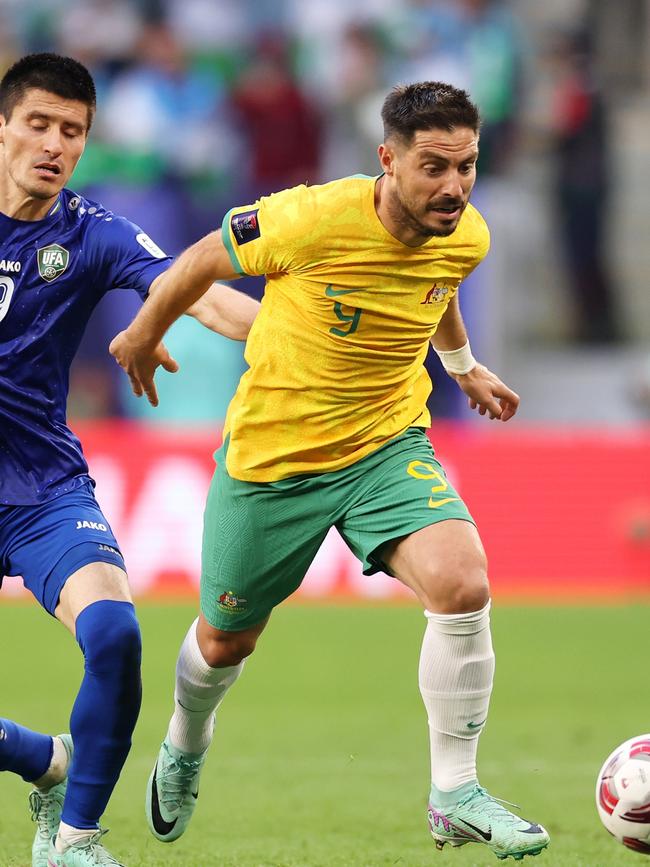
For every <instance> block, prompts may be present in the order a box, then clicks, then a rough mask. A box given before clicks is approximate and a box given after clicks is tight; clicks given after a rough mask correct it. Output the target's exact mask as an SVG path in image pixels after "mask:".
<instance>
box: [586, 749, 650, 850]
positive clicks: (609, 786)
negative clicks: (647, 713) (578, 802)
mask: <svg viewBox="0 0 650 867" xmlns="http://www.w3.org/2000/svg"><path fill="white" fill-rule="evenodd" d="M596 807H597V808H598V815H599V816H600V818H601V821H602V823H603V825H604V826H605V828H607V830H608V831H609V833H610V834H612V835H613V836H614V837H616V839H617V840H618V841H619V842H621V843H622V844H623V845H624V846H627V847H628V849H634V851H635V852H641V853H643V854H644V855H650V734H647V735H639V736H638V737H636V738H630V740H629V741H625V743H624V744H621V745H620V747H617V748H616V749H615V750H614V752H613V753H612V754H611V755H610V756H609V757H608V758H607V760H606V761H605V764H604V765H603V766H602V768H601V769H600V773H599V774H598V780H597V782H596Z"/></svg>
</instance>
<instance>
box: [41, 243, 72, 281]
mask: <svg viewBox="0 0 650 867" xmlns="http://www.w3.org/2000/svg"><path fill="white" fill-rule="evenodd" d="M37 260H38V273H39V274H40V275H41V277H42V278H43V280H45V281H46V282H47V283H51V282H52V280H56V278H57V277H60V276H61V274H63V272H64V271H65V270H66V268H67V267H68V263H69V261H70V253H69V252H68V251H67V250H66V249H65V247H62V246H61V245H60V244H48V246H47V247H41V249H40V250H39V251H38V253H37Z"/></svg>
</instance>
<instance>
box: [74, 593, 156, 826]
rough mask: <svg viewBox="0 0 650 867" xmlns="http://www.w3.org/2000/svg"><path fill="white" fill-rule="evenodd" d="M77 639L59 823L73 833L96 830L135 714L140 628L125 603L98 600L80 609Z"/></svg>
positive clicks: (123, 757) (139, 695)
mask: <svg viewBox="0 0 650 867" xmlns="http://www.w3.org/2000/svg"><path fill="white" fill-rule="evenodd" d="M76 633H77V641H78V642H79V646H80V647H81V649H82V651H83V654H84V658H85V675H84V679H83V680H82V682H81V687H80V689H79V694H78V695H77V699H76V701H75V703H74V707H73V708H72V716H71V717H70V732H71V734H72V740H73V742H74V756H73V759H72V765H71V767H70V770H69V771H68V790H67V793H66V798H65V803H64V806H63V814H62V817H61V818H62V820H63V821H64V822H66V823H67V824H68V825H71V826H72V827H73V828H96V827H98V824H99V818H100V816H101V815H102V813H103V812H104V810H105V809H106V804H107V803H108V799H109V798H110V796H111V794H112V792H113V789H114V788H115V784H116V783H117V780H118V778H119V776H120V772H121V770H122V766H123V765H124V762H125V761H126V757H127V755H128V753H129V749H130V748H131V735H132V733H133V729H134V728H135V724H136V721H137V719H138V714H139V712H140V703H141V699H142V686H141V680H140V659H141V642H140V628H139V626H138V621H137V619H136V616H135V609H134V608H133V605H131V603H130V602H114V601H111V600H102V601H101V602H94V603H93V604H92V605H89V606H88V607H87V608H84V610H83V611H82V612H81V614H80V615H79V616H78V617H77V623H76Z"/></svg>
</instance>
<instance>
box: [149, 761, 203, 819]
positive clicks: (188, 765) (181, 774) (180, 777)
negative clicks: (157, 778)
mask: <svg viewBox="0 0 650 867" xmlns="http://www.w3.org/2000/svg"><path fill="white" fill-rule="evenodd" d="M200 767H201V761H200V760H199V761H196V760H192V761H188V760H187V759H175V758H173V757H172V756H169V764H168V765H167V766H166V767H165V768H164V770H163V772H162V777H163V778H164V781H165V785H164V787H160V788H159V792H158V796H159V798H160V800H161V801H162V803H163V804H164V805H165V807H166V808H169V809H171V810H172V811H173V810H179V809H180V808H181V806H182V804H183V799H184V797H185V795H186V794H187V788H188V784H189V783H191V781H192V779H193V777H194V776H195V774H196V772H197V771H198V770H199V769H200Z"/></svg>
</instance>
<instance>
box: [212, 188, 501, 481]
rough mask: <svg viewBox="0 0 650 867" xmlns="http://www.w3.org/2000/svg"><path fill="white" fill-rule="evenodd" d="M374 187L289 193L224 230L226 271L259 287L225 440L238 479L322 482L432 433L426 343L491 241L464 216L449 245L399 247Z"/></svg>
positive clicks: (438, 240) (248, 210) (229, 218)
mask: <svg viewBox="0 0 650 867" xmlns="http://www.w3.org/2000/svg"><path fill="white" fill-rule="evenodd" d="M376 180H377V179H376V178H371V177H367V176H365V175H358V176H353V177H349V178H343V179H342V180H337V181H332V182H331V183H328V184H324V185H321V186H313V187H308V186H299V187H294V188H293V189H289V190H284V191H282V192H280V193H274V194H273V195H270V196H268V197H264V198H261V199H260V200H259V201H258V202H256V203H255V205H249V206H245V207H241V208H233V209H232V210H231V211H229V212H228V213H227V214H226V216H225V217H224V221H223V240H224V243H225V245H226V247H227V249H228V252H229V254H230V257H231V260H232V264H233V266H234V268H235V269H236V270H237V271H238V273H240V274H242V275H244V274H249V275H253V274H254V275H262V274H263V275H266V287H265V292H264V298H263V300H262V306H261V308H260V311H259V313H258V315H257V318H256V320H255V322H254V324H253V327H252V329H251V332H250V335H249V337H248V342H247V344H246V353H245V358H246V361H247V363H248V365H249V369H248V370H247V371H246V373H244V375H243V376H242V378H241V381H240V383H239V387H238V388H237V392H236V394H235V396H234V397H233V399H232V401H231V403H230V406H229V408H228V413H227V417H226V423H225V429H224V435H225V434H230V442H229V446H228V456H227V462H226V463H227V469H228V472H229V474H230V475H231V476H232V477H234V478H236V479H240V480H242V481H250V482H271V481H277V480H279V479H284V478H288V477H290V476H296V475H301V474H303V473H326V472H331V471H332V470H337V469H340V468H342V467H346V466H349V465H350V464H353V463H355V462H356V461H358V460H360V459H361V458H363V457H365V456H366V455H367V454H369V453H370V452H372V451H374V450H375V449H378V448H379V447H380V446H382V445H383V444H384V443H386V442H388V441H389V440H391V439H392V438H393V437H396V436H399V435H400V434H402V433H403V432H404V431H405V430H406V429H407V428H408V427H410V426H412V425H419V426H422V427H428V426H429V424H430V423H431V419H430V416H429V413H428V411H427V408H426V400H427V397H428V396H429V394H430V392H431V380H430V378H429V375H428V374H427V372H426V370H425V368H424V366H423V365H424V360H425V358H426V355H427V351H428V348H429V339H430V337H431V336H432V335H433V334H434V332H435V330H436V327H437V325H438V323H439V322H440V319H441V317H442V315H443V314H444V312H445V310H446V309H447V305H448V304H449V301H450V299H451V298H453V297H454V295H455V294H456V292H457V291H458V287H459V285H460V282H461V280H463V278H465V277H466V276H467V275H468V274H469V273H470V271H472V269H473V268H474V267H475V266H476V265H477V264H478V263H479V262H480V261H481V259H482V258H483V257H484V256H485V254H486V253H487V251H488V247H489V233H488V229H487V226H486V224H485V221H484V220H483V218H482V217H481V215H480V214H479V212H478V211H477V210H476V209H475V208H474V207H473V206H472V205H468V206H467V208H466V209H465V211H464V213H463V215H462V217H461V219H460V221H459V223H458V226H457V228H456V230H455V232H453V234H451V235H449V236H447V237H433V238H431V239H430V240H428V241H427V242H426V243H424V244H422V245H421V246H419V247H408V246H406V245H405V244H403V243H402V242H401V241H398V240H397V239H396V238H394V237H393V236H392V235H391V234H390V233H389V232H388V231H387V229H386V228H385V227H384V225H383V224H382V223H381V221H380V220H379V217H378V216H377V212H376V210H375V183H376Z"/></svg>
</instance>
